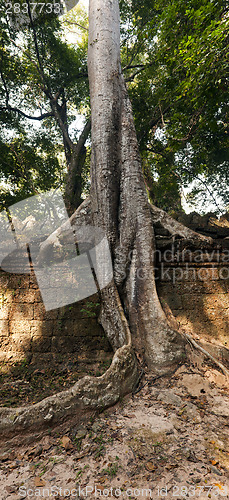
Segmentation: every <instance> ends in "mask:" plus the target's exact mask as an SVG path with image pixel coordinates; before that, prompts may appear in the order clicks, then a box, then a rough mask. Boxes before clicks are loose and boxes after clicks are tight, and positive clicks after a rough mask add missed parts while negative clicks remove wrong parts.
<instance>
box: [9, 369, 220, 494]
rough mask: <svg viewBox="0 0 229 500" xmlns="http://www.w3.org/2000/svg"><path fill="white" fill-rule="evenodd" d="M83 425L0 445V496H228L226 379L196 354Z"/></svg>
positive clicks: (146, 381) (147, 377) (146, 379)
mask: <svg viewBox="0 0 229 500" xmlns="http://www.w3.org/2000/svg"><path fill="white" fill-rule="evenodd" d="M141 384H142V385H141V386H140V387H139V389H140V390H139V391H138V392H137V393H136V394H134V395H129V396H126V397H125V398H124V399H123V400H122V401H120V402H119V403H118V404H117V405H116V406H114V407H113V408H110V409H107V410H105V411H104V412H102V413H100V414H99V415H97V416H96V417H95V418H93V419H90V420H89V421H88V422H87V423H86V424H84V425H81V426H79V427H77V428H76V427H74V426H73V427H71V426H70V424H66V429H65V431H64V432H63V433H61V434H58V433H57V432H56V431H55V430H52V431H50V434H49V435H45V436H43V438H42V439H41V440H40V441H39V442H36V443H30V444H28V445H27V446H25V445H21V446H20V444H19V443H17V444H18V446H17V447H15V446H14V448H12V447H11V446H10V445H9V444H7V443H6V444H5V445H4V447H3V448H2V449H1V451H0V460H1V469H0V499H1V500H18V499H20V498H30V499H32V500H35V499H37V498H43V499H45V500H47V499H48V498H56V499H58V500H59V499H64V498H71V499H74V498H81V499H83V498H88V499H90V500H92V499H94V498H99V499H100V498H101V499H105V498H121V499H125V498H129V499H139V498H153V499H159V498H167V499H173V498H175V499H183V498H199V499H206V498H229V393H228V385H227V382H226V378H225V376H224V375H222V374H221V373H220V372H219V371H217V370H216V369H215V368H213V367H211V366H207V365H206V364H205V365H202V364H198V363H197V362H196V360H195V359H192V361H191V362H190V363H189V364H186V365H182V366H181V367H180V368H179V369H178V370H177V371H176V372H175V373H174V374H173V375H172V376H170V377H163V378H158V379H156V380H155V378H154V379H153V378H152V376H150V374H146V375H145V377H144V378H143V379H142V381H141Z"/></svg>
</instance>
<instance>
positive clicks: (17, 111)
mask: <svg viewBox="0 0 229 500" xmlns="http://www.w3.org/2000/svg"><path fill="white" fill-rule="evenodd" d="M0 109H1V110H2V111H14V112H15V113H18V114H19V115H21V116H24V118H28V119H29V120H39V121H40V120H44V119H45V118H49V117H51V116H54V114H53V113H51V112H49V113H48V112H47V113H42V114H41V115H39V116H31V115H27V113H24V111H21V109H19V108H15V107H13V106H10V104H8V105H7V106H0Z"/></svg>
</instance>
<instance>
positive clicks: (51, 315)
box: [34, 302, 58, 321]
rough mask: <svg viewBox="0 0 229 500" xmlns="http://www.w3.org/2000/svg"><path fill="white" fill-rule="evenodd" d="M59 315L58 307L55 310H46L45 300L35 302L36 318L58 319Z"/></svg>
mask: <svg viewBox="0 0 229 500" xmlns="http://www.w3.org/2000/svg"><path fill="white" fill-rule="evenodd" d="M57 317H58V309H54V310H53V311H46V310H45V306H44V304H43V302H39V303H37V304H34V319H37V320H44V321H46V320H50V319H57Z"/></svg>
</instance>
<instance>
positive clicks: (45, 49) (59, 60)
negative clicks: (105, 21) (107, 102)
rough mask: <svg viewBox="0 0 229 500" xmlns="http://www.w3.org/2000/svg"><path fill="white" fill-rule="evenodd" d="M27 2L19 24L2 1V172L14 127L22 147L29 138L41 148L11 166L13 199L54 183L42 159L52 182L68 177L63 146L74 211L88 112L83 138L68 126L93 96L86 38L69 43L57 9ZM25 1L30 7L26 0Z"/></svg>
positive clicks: (78, 200) (67, 189) (33, 145)
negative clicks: (36, 11) (36, 10)
mask: <svg viewBox="0 0 229 500" xmlns="http://www.w3.org/2000/svg"><path fill="white" fill-rule="evenodd" d="M18 5H20V4H18ZM26 5H27V9H28V19H27V23H25V25H22V26H20V23H19V25H18V24H17V23H16V29H15V28H14V26H13V25H11V24H10V23H9V22H7V19H6V18H5V16H4V7H3V6H2V7H1V12H2V17H1V20H0V24H1V51H0V82H1V84H0V99H1V104H0V119H1V121H2V123H3V127H2V139H1V146H2V148H3V150H4V154H3V156H4V162H2V166H1V176H2V178H3V179H5V177H6V175H7V174H8V170H9V168H6V165H7V164H6V161H7V162H8V164H9V165H10V162H9V161H8V159H7V158H6V151H7V150H8V151H9V155H10V154H11V156H12V148H14V145H13V143H12V140H11V136H12V129H14V134H15V135H16V138H17V145H18V147H19V145H20V148H21V151H23V150H24V149H25V146H26V144H27V149H29V148H30V149H31V151H32V150H34V148H35V149H36V160H37V161H36V162H34V154H33V155H30V156H29V155H28V154H27V155H26V157H24V159H25V161H24V162H23V166H22V165H20V162H19V161H17V160H15V162H16V164H17V175H14V173H15V172H16V168H12V169H11V172H10V178H9V180H10V181H11V186H10V192H11V194H10V192H9V194H8V197H7V198H8V199H10V198H11V203H13V202H15V201H18V200H19V199H23V197H24V196H25V195H26V194H27V195H29V194H35V193H36V192H37V188H38V186H39V183H40V188H41V190H42V187H43V186H44V185H45V187H46V189H48V188H49V185H48V182H47V180H48V177H47V175H44V172H42V169H40V170H39V168H38V166H39V165H40V164H41V163H42V160H43V163H45V162H46V163H47V164H48V163H49V171H50V167H51V164H52V176H49V178H50V182H53V187H54V185H55V183H56V184H57V183H58V181H59V183H60V181H61V182H63V181H62V177H63V175H64V172H63V168H61V165H59V169H58V163H57V158H58V153H59V154H60V152H61V151H63V152H64V155H65V161H66V166H67V171H68V173H67V179H66V186H65V200H66V205H67V207H68V209H69V213H72V212H73V211H74V210H75V208H76V207H77V206H78V205H79V204H80V203H81V201H82V197H81V196H82V190H83V187H84V178H83V176H82V169H83V165H84V161H85V157H86V148H85V142H86V140H87V138H88V135H89V133H90V119H88V117H87V118H86V122H85V127H84V130H83V131H82V133H81V135H80V137H79V139H78V141H76V140H75V138H74V135H73V134H72V133H70V132H69V129H70V126H71V125H72V122H73V120H74V119H75V114H76V112H75V109H76V110H79V109H80V107H81V106H82V103H85V101H86V99H87V98H88V83H87V71H86V43H87V40H86V38H85V39H84V40H82V43H81V44H78V46H77V47H72V46H69V44H67V43H66V41H65V40H64V39H63V28H62V26H61V23H60V21H59V19H58V17H57V15H55V14H54V13H51V14H42V13H41V14H40V15H38V16H37V17H34V15H33V13H32V10H31V9H32V7H31V5H30V1H29V0H26ZM42 5H43V4H42ZM44 5H45V4H44ZM23 6H24V7H23ZM22 7H23V9H24V8H25V3H24V4H23V5H21V7H20V8H21V9H22ZM16 17H17V16H16ZM8 21H9V20H8ZM14 21H15V22H16V21H17V19H15V20H14ZM82 22H83V21H82ZM31 121H32V122H33V123H39V124H40V127H39V130H37V127H35V129H34V132H33V134H31V125H30V124H31ZM29 122H30V124H29ZM9 130H11V132H10V134H11V135H10V137H9V133H8V132H9ZM61 139H62V144H61ZM41 151H42V155H41V154H40V153H41ZM10 152H11V153H10ZM9 155H8V158H9ZM30 160H31V161H30ZM25 166H26V171H27V177H26V179H25V175H24V170H25ZM23 169H24V170H23ZM29 171H30V174H28V172H29ZM33 172H34V175H33ZM58 174H59V175H58ZM54 177H55V182H54ZM28 178H29V179H30V182H29V183H28ZM51 178H52V180H51ZM23 179H24V180H23ZM36 180H37V182H36ZM38 191H39V189H38ZM12 192H13V194H12Z"/></svg>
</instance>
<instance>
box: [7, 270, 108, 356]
mask: <svg viewBox="0 0 229 500" xmlns="http://www.w3.org/2000/svg"><path fill="white" fill-rule="evenodd" d="M97 304H98V297H97V296H96V295H95V296H92V297H89V298H88V299H87V300H84V301H80V302H77V303H75V304H72V305H69V306H65V307H61V308H59V309H55V310H52V311H49V312H46V311H45V308H44V305H43V302H42V299H41V295H40V292H39V289H38V286H37V282H36V278H35V275H34V274H32V273H31V274H29V275H28V274H27V275H25V274H24V275H23V274H21V275H19V274H18V275H15V274H8V273H6V272H4V271H0V361H1V362H2V363H7V362H10V363H13V362H15V361H18V362H22V361H24V360H28V361H29V362H32V363H34V364H39V365H41V364H43V363H48V362H50V361H52V360H57V361H58V360H59V361H61V359H62V357H63V356H68V355H69V357H71V358H74V360H78V361H82V362H83V361H85V360H86V361H87V362H88V361H89V362H91V363H93V362H95V361H103V360H104V361H105V360H106V359H109V358H110V356H111V347H110V345H109V343H108V341H107V340H106V338H105V336H104V334H103V330H102V328H101V327H100V325H99V324H98V322H97V316H98V312H99V307H98V305H97Z"/></svg>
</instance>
